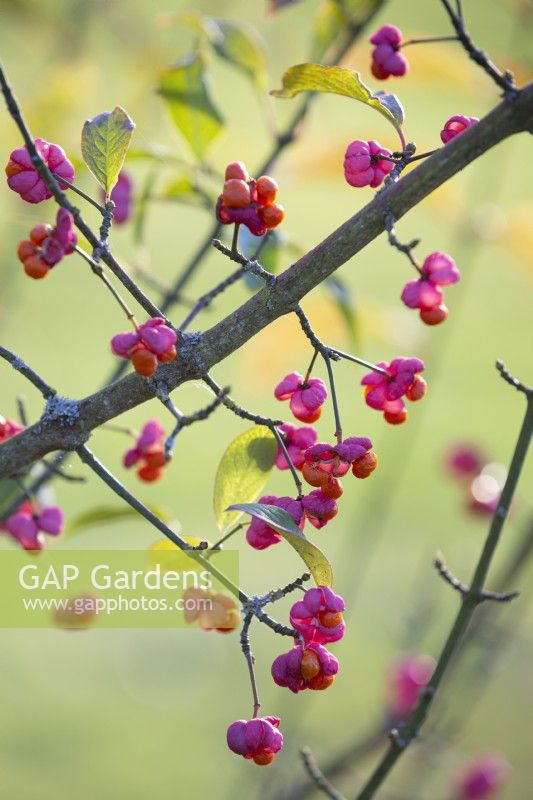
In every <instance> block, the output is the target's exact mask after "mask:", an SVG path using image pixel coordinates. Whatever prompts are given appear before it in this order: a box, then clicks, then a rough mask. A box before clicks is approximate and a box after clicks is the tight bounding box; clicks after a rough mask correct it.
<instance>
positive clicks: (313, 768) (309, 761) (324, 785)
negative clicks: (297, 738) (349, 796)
mask: <svg viewBox="0 0 533 800" xmlns="http://www.w3.org/2000/svg"><path fill="white" fill-rule="evenodd" d="M300 755H301V757H302V761H303V764H304V767H305V768H306V770H307V772H308V774H309V777H310V778H311V780H312V781H313V783H314V784H315V786H316V787H317V788H318V789H320V791H321V792H322V793H323V794H325V795H326V797H329V798H331V800H345V797H344V795H342V794H341V793H340V792H338V791H337V790H336V789H335V787H334V786H332V784H331V783H330V782H329V781H328V780H327V778H326V776H325V775H324V774H323V773H322V772H321V771H320V768H319V766H318V764H317V763H316V761H315V759H314V757H313V753H312V752H311V749H310V748H309V747H302V749H301V750H300Z"/></svg>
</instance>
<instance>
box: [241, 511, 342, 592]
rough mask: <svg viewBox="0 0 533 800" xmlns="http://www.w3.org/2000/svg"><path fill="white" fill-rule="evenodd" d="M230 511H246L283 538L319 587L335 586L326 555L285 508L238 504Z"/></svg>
mask: <svg viewBox="0 0 533 800" xmlns="http://www.w3.org/2000/svg"><path fill="white" fill-rule="evenodd" d="M230 510H238V511H244V512H245V513H246V514H250V515H251V516H252V517H255V518H256V519H260V520H261V521H262V522H266V524H267V525H269V527H271V528H274V530H275V531H276V532H277V533H279V535H280V536H283V538H284V539H286V541H287V542H288V543H289V544H290V545H291V546H292V547H293V548H294V549H295V550H296V552H297V553H298V555H299V556H300V558H301V559H302V560H303V561H304V562H305V564H306V566H307V567H308V569H309V572H310V573H311V575H312V576H313V578H314V580H315V583H316V584H317V586H332V585H333V569H332V567H331V564H330V563H329V561H328V559H327V558H326V556H325V555H324V553H323V552H322V551H321V550H319V548H318V547H316V545H314V544H312V543H311V542H310V541H309V540H308V539H306V538H305V536H304V534H303V533H302V531H301V530H300V528H299V527H298V526H297V525H296V523H295V521H294V520H293V518H292V517H291V515H290V514H288V513H287V512H286V511H285V510H284V509H283V508H278V507H277V506H269V505H266V504H265V503H238V504H237V505H234V506H230Z"/></svg>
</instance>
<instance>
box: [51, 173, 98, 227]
mask: <svg viewBox="0 0 533 800" xmlns="http://www.w3.org/2000/svg"><path fill="white" fill-rule="evenodd" d="M51 174H52V177H54V178H55V179H56V181H57V182H58V183H60V184H61V185H62V186H66V187H67V188H68V189H72V191H73V192H75V193H76V194H77V195H79V196H80V197H83V199H84V200H86V201H87V202H88V203H90V204H91V205H92V206H94V207H95V208H97V209H98V211H99V212H100V214H102V216H103V215H104V214H105V208H104V206H101V205H100V203H98V202H97V201H96V200H94V198H92V197H91V196H90V195H88V194H86V193H85V192H84V191H82V189H78V187H77V186H76V185H75V184H73V183H69V182H68V181H66V180H65V179H64V178H62V177H61V175H58V174H57V173H56V172H52V173H51Z"/></svg>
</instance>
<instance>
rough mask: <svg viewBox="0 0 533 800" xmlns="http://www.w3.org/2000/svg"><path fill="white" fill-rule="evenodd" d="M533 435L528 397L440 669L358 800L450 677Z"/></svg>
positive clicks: (380, 778)
mask: <svg viewBox="0 0 533 800" xmlns="http://www.w3.org/2000/svg"><path fill="white" fill-rule="evenodd" d="M532 435H533V397H531V396H528V398H527V407H526V412H525V415H524V420H523V423H522V427H521V429H520V433H519V435H518V439H517V442H516V445H515V449H514V453H513V457H512V459H511V464H510V467H509V472H508V475H507V479H506V481H505V485H504V487H503V491H502V494H501V498H500V501H499V505H498V508H497V509H496V512H495V513H494V515H493V517H492V519H491V523H490V527H489V531H488V534H487V538H486V540H485V544H484V546H483V549H482V551H481V555H480V557H479V559H478V562H477V565H476V568H475V570H474V575H473V577H472V581H471V583H470V589H469V591H468V594H467V595H466V596H465V597H464V599H463V602H462V603H461V607H460V609H459V611H458V613H457V615H456V617H455V620H454V623H453V625H452V627H451V630H450V632H449V634H448V637H447V639H446V642H445V644H444V647H443V649H442V651H441V654H440V657H439V659H438V661H437V666H436V667H435V671H434V672H433V675H432V677H431V679H430V681H429V683H428V685H427V687H426V688H425V689H424V690H423V691H421V692H420V694H419V699H418V703H417V705H416V707H415V708H414V710H413V711H412V712H411V714H410V715H409V717H408V718H407V720H406V721H405V722H404V723H402V724H401V725H399V726H398V728H397V729H394V730H392V731H391V733H390V745H389V747H388V749H387V751H386V753H385V754H384V756H383V757H382V759H381V761H380V762H379V764H378V765H377V767H376V768H375V770H374V771H373V772H372V774H371V775H370V778H369V779H368V781H367V782H366V783H365V785H364V786H363V788H362V789H361V791H360V792H359V793H358V794H357V798H356V800H371V798H373V797H374V796H375V794H376V792H377V791H378V789H379V788H380V786H381V785H382V784H383V782H384V781H385V779H386V778H387V777H388V775H389V773H390V772H391V770H392V769H393V767H394V765H395V764H396V762H397V761H398V759H399V758H400V757H401V756H402V754H403V753H404V751H405V750H406V749H407V748H408V747H409V745H410V743H411V742H412V741H413V739H414V738H415V737H416V736H417V735H418V733H419V731H420V728H421V727H422V725H423V724H424V721H425V719H426V716H427V714H428V711H429V709H430V707H431V704H432V702H433V699H434V697H435V695H436V693H437V691H438V689H439V687H440V685H441V682H442V679H443V677H444V675H445V674H446V673H447V671H448V668H449V666H450V663H451V662H452V659H453V657H454V656H455V653H456V652H457V650H458V649H459V647H460V645H461V643H462V641H463V638H464V635H465V633H466V630H467V628H468V625H469V623H470V620H471V618H472V616H473V614H474V612H475V610H476V608H477V607H478V605H479V594H480V593H481V592H483V586H484V583H485V580H486V578H487V574H488V571H489V568H490V566H491V563H492V560H493V558H494V554H495V552H496V549H497V547H498V544H499V541H500V538H501V534H502V531H503V526H504V522H505V520H506V518H507V514H508V512H509V507H510V505H511V502H512V499H513V495H514V492H515V489H516V486H517V484H518V481H519V478H520V474H521V472H522V468H523V466H524V463H525V460H526V456H527V452H528V449H529V445H530V443H531V437H532Z"/></svg>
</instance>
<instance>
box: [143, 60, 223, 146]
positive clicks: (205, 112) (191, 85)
mask: <svg viewBox="0 0 533 800" xmlns="http://www.w3.org/2000/svg"><path fill="white" fill-rule="evenodd" d="M158 92H159V94H160V95H161V96H162V97H163V98H164V100H165V101H166V103H167V106H168V109H169V111H170V115H171V117H172V120H173V122H174V124H175V125H176V127H177V128H178V129H179V130H180V131H181V133H182V135H183V136H184V138H185V139H186V141H187V142H188V144H189V146H190V147H191V149H192V151H193V153H194V154H195V155H196V156H197V157H198V158H199V159H203V157H204V156H205V154H206V152H207V149H208V147H209V145H210V144H211V142H212V141H213V140H214V139H215V138H216V137H217V136H218V134H219V133H220V131H221V130H222V127H223V123H224V121H223V118H222V116H221V115H220V113H219V111H218V109H217V107H216V106H215V105H214V103H213V101H212V100H211V97H210V94H209V90H208V85H207V73H206V69H205V64H204V60H203V58H202V57H201V55H200V54H199V53H193V55H191V56H188V57H187V58H184V59H183V60H182V61H180V62H179V63H178V64H176V66H174V67H170V68H169V69H165V70H163V72H162V73H161V76H160V80H159V87H158Z"/></svg>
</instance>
